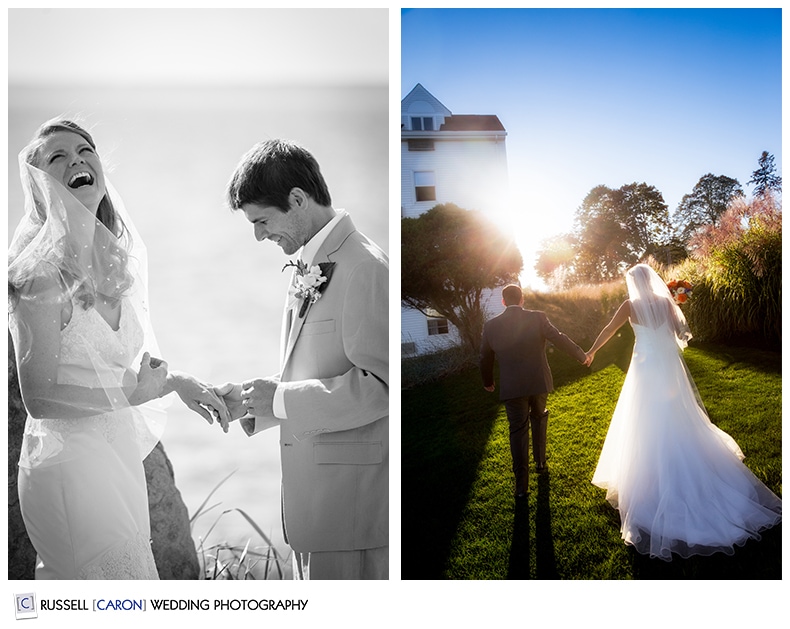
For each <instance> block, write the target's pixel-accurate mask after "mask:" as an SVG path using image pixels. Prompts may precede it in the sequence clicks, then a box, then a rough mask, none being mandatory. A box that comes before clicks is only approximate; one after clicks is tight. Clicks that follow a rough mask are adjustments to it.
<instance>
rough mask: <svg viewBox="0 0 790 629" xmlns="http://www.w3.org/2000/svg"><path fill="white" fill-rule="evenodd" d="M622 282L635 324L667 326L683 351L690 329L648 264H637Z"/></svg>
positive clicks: (662, 283) (662, 282)
mask: <svg viewBox="0 0 790 629" xmlns="http://www.w3.org/2000/svg"><path fill="white" fill-rule="evenodd" d="M625 281H626V286H627V287H628V299H629V300H630V301H631V311H632V313H633V316H634V318H635V320H636V322H637V323H638V324H640V325H644V326H647V327H649V328H653V329H655V330H657V329H659V328H660V327H661V326H662V325H665V324H668V329H669V330H670V331H671V332H672V333H673V334H674V337H675V341H676V342H677V344H678V346H679V347H680V348H681V349H685V348H686V346H687V345H688V342H689V341H690V340H691V330H690V329H689V326H688V324H687V323H686V317H684V316H683V313H682V312H681V310H680V308H679V307H678V305H677V304H676V303H675V301H674V299H672V294H671V293H670V292H669V288H667V285H666V284H665V283H664V280H662V279H661V277H660V276H659V275H658V273H656V272H655V271H654V270H653V269H652V268H651V267H650V266H648V265H647V264H637V265H636V266H633V267H631V268H630V269H628V272H627V273H626V276H625Z"/></svg>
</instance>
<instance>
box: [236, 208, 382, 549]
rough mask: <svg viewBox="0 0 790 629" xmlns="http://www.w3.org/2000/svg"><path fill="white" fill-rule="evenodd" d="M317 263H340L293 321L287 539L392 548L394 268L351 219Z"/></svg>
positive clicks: (283, 443)
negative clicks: (391, 333) (391, 285)
mask: <svg viewBox="0 0 790 629" xmlns="http://www.w3.org/2000/svg"><path fill="white" fill-rule="evenodd" d="M321 262H334V263H335V266H334V269H333V272H332V276H331V278H330V280H329V282H328V284H327V286H326V289H325V290H324V292H323V295H322V296H321V299H319V300H318V301H317V302H316V303H314V304H312V305H311V306H310V307H309V309H308V311H307V313H306V315H305V316H304V318H298V317H296V318H295V320H294V325H295V328H294V330H293V332H292V333H291V335H290V338H291V342H290V344H289V345H288V347H287V348H286V352H285V362H284V365H283V369H282V373H281V374H280V381H281V385H280V386H283V387H285V391H284V401H285V411H286V414H287V416H288V419H285V420H283V421H282V422H281V427H280V454H281V458H282V474H283V487H282V509H283V525H284V530H285V537H286V541H287V542H288V543H289V545H290V546H291V548H293V549H294V550H295V551H299V552H317V551H338V550H359V549H363V548H377V547H380V546H387V545H388V544H389V348H388V344H389V341H388V339H389V333H388V332H389V262H388V258H387V255H386V254H385V253H384V252H383V251H381V249H379V247H377V246H376V245H375V244H374V243H373V242H371V241H370V240H369V239H368V238H366V237H365V236H364V235H363V234H361V233H360V232H358V231H356V228H355V227H354V224H353V222H352V221H351V218H350V217H349V216H345V217H343V219H341V221H340V222H339V223H338V224H337V225H336V226H335V228H334V229H333V230H332V232H331V233H330V234H329V235H328V236H327V238H326V240H325V241H324V243H323V245H322V246H321V248H320V249H319V250H318V252H317V254H316V257H315V259H314V260H313V264H319V263H321ZM248 425H249V424H248ZM249 428H251V429H252V430H249V429H248V428H245V430H247V431H248V432H252V433H254V432H257V431H256V430H255V428H254V427H252V426H249Z"/></svg>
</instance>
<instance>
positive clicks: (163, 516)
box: [143, 441, 200, 579]
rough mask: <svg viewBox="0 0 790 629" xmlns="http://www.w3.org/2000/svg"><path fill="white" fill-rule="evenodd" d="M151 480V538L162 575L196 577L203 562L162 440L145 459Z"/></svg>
mask: <svg viewBox="0 0 790 629" xmlns="http://www.w3.org/2000/svg"><path fill="white" fill-rule="evenodd" d="M143 465H144V466H145V480H146V481H147V482H148V510H149V513H150V516H151V539H152V540H153V550H154V559H156V568H157V570H159V578H160V579H197V578H199V575H200V564H199V562H198V558H197V551H196V550H195V542H194V540H193V539H192V534H191V532H190V527H189V513H188V511H187V508H186V506H185V505H184V501H183V499H182V498H181V492H179V491H178V488H177V487H176V484H175V476H174V474H173V465H172V464H171V463H170V459H168V458H167V454H166V453H165V448H164V446H163V445H162V442H161V441H160V442H159V443H157V444H156V447H155V448H154V449H153V450H152V451H151V453H150V454H149V455H148V456H147V457H146V458H145V461H143Z"/></svg>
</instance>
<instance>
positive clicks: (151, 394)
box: [129, 352, 167, 406]
mask: <svg viewBox="0 0 790 629" xmlns="http://www.w3.org/2000/svg"><path fill="white" fill-rule="evenodd" d="M166 382H167V363H166V362H165V361H164V360H161V359H159V358H151V355H150V354H149V353H148V352H145V354H143V359H142V361H141V362H140V371H139V372H138V374H137V386H136V387H135V389H134V391H133V392H132V394H131V395H130V396H129V402H130V404H131V405H132V406H138V405H140V404H145V403H146V402H149V401H151V400H154V399H156V398H158V397H160V396H161V395H162V393H163V392H164V389H165V383H166Z"/></svg>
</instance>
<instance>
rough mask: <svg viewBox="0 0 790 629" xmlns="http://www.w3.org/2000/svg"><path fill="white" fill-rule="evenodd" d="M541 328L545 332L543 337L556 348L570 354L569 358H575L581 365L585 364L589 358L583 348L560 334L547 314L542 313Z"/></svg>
mask: <svg viewBox="0 0 790 629" xmlns="http://www.w3.org/2000/svg"><path fill="white" fill-rule="evenodd" d="M540 314H541V327H542V331H543V336H544V337H545V338H546V339H548V340H549V341H551V342H552V343H553V344H554V346H555V347H558V348H560V349H561V350H562V351H563V352H565V353H566V354H568V355H569V356H573V358H575V359H576V360H578V361H579V362H580V363H583V362H584V361H585V359H586V358H587V356H586V355H585V353H584V350H582V348H581V347H579V346H578V345H576V343H574V342H573V341H572V340H571V339H570V337H568V336H566V335H565V334H563V333H562V332H560V331H559V330H558V329H557V328H555V327H554V325H553V324H552V323H551V321H549V318H548V317H547V316H546V314H545V313H543V312H541V313H540Z"/></svg>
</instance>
